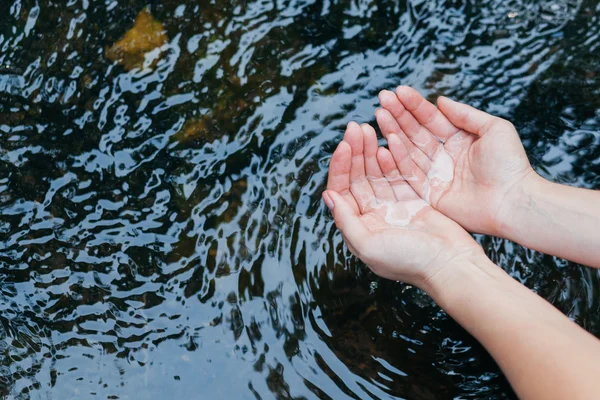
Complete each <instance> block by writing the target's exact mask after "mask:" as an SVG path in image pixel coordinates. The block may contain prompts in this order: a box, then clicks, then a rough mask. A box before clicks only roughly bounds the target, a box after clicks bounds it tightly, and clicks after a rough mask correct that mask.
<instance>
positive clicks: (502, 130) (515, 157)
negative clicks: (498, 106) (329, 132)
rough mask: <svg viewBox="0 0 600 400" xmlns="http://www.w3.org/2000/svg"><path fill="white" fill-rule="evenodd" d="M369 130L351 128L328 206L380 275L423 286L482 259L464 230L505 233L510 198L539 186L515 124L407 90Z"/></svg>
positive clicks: (333, 172) (385, 96)
mask: <svg viewBox="0 0 600 400" xmlns="http://www.w3.org/2000/svg"><path fill="white" fill-rule="evenodd" d="M379 101H380V103H381V106H382V108H380V109H378V110H377V111H376V112H375V115H376V119H377V123H378V125H379V128H380V130H381V132H382V134H383V135H384V137H385V138H386V140H387V142H388V148H389V150H388V149H386V148H383V147H378V143H377V137H376V133H375V130H374V129H373V128H372V127H371V126H369V125H368V124H363V125H358V124H357V123H354V122H351V123H350V124H348V127H347V129H346V133H345V134H344V139H343V141H342V142H340V144H339V145H338V147H337V149H336V150H335V152H334V153H333V156H332V158H331V163H330V167H329V178H328V182H327V190H326V191H325V192H324V193H323V200H324V201H325V203H326V205H327V206H328V207H329V209H330V210H331V211H332V213H333V216H334V218H335V223H336V225H337V227H338V228H339V229H340V231H341V232H342V235H343V236H344V240H345V241H346V243H347V245H348V247H349V248H350V250H351V251H352V252H353V253H354V254H355V255H356V256H358V257H359V258H360V259H361V260H363V262H365V263H366V264H367V265H368V266H369V267H370V268H371V269H372V270H373V271H374V272H375V273H376V274H378V275H380V276H382V277H385V278H388V279H393V280H400V281H404V282H408V283H410V284H413V285H416V286H419V287H422V288H423V286H425V284H426V283H427V282H428V281H430V280H431V279H432V278H433V277H434V276H436V275H437V274H438V273H439V272H440V271H441V270H442V269H443V268H448V267H450V268H451V265H453V264H455V263H460V262H465V261H466V260H468V259H471V258H472V257H478V256H482V255H483V251H482V249H481V247H480V246H479V245H478V244H477V243H476V242H475V241H474V240H473V239H472V237H471V236H470V235H469V234H468V233H467V232H466V231H465V229H467V230H469V231H472V232H480V233H486V234H493V235H500V233H501V229H502V225H503V224H504V223H505V220H506V219H507V218H510V215H509V214H510V202H511V194H512V193H513V192H514V191H515V189H516V188H517V187H518V186H519V185H521V186H523V185H527V184H528V181H529V180H530V179H536V178H537V175H536V174H535V173H534V172H533V169H532V168H531V165H530V163H529V161H528V159H527V155H526V154H525V150H524V148H523V145H522V143H521V140H520V139H519V135H518V133H517V131H516V130H515V128H514V127H513V125H512V124H511V123H510V122H508V121H506V120H503V119H501V118H497V117H494V116H491V115H489V114H487V113H484V112H482V111H478V110H476V109H474V108H473V107H470V106H468V105H465V104H461V103H457V102H454V101H452V100H450V99H447V98H444V97H440V98H439V99H438V107H439V108H438V107H436V106H435V105H433V104H431V103H430V102H428V101H427V100H426V99H425V98H423V97H422V96H421V95H420V94H419V93H418V92H417V91H415V90H414V89H412V88H410V87H406V86H401V87H399V88H398V89H397V91H396V93H393V92H390V91H382V92H381V93H380V94H379Z"/></svg>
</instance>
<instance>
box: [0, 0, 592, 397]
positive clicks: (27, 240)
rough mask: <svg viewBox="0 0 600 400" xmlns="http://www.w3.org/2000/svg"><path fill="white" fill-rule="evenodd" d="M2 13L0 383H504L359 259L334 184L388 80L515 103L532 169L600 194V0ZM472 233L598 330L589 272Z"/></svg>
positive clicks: (45, 393) (87, 7)
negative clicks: (145, 34) (341, 150)
mask: <svg viewBox="0 0 600 400" xmlns="http://www.w3.org/2000/svg"><path fill="white" fill-rule="evenodd" d="M144 10H149V11H147V12H149V13H150V14H151V15H152V18H154V19H155V20H156V21H157V22H158V23H159V24H162V27H163V29H164V34H165V35H166V36H165V37H164V38H163V37H162V36H160V37H158V39H157V40H158V42H159V45H160V44H162V46H161V47H160V48H158V49H155V50H153V51H151V54H149V55H148V56H147V57H146V59H145V60H146V63H145V67H144V65H141V66H138V67H136V66H135V63H136V62H137V61H136V60H137V59H136V60H134V62H133V64H131V63H129V64H128V63H125V62H123V61H122V60H121V59H119V57H117V56H113V55H112V54H114V53H113V52H111V51H110V49H112V48H113V45H114V44H115V43H117V42H118V41H119V39H121V38H122V37H123V36H124V35H125V33H126V32H127V31H129V30H130V29H131V28H132V26H133V25H134V20H135V19H136V16H138V15H139V14H140V13H142V12H144ZM0 12H1V15H2V16H1V17H0V209H1V213H0V214H1V215H0V395H2V396H5V397H6V398H10V399H28V398H33V399H42V398H43V399H50V398H56V399H70V398H77V399H79V398H110V399H116V398H119V399H139V398H155V399H164V398H184V399H197V398H210V399H220V398H223V399H231V398H236V399H237V398H240V399H289V398H294V399H317V398H318V399H346V398H348V399H399V398H406V399H446V398H480V399H504V398H515V396H514V394H513V393H512V391H511V389H510V386H509V385H508V383H507V382H506V380H505V379H504V378H503V377H502V375H501V373H500V372H499V369H498V367H497V366H496V365H495V363H494V362H493V360H492V359H491V358H490V357H489V356H488V355H487V354H486V352H485V351H484V350H483V349H482V348H481V347H480V346H479V345H478V344H477V342H476V341H475V340H474V339H473V338H472V337H470V336H469V335H468V334H467V333H466V332H465V331H464V330H462V329H461V328H460V326H458V325H457V324H456V323H455V322H453V321H452V320H451V319H450V318H448V316H447V315H446V314H445V313H444V312H442V311H441V310H440V309H439V308H438V307H437V306H436V305H435V304H433V303H432V302H431V300H430V299H428V298H427V297H426V296H425V295H424V294H423V293H421V292H419V291H418V290H416V289H414V288H412V287H410V286H406V285H403V284H401V283H395V282H389V281H385V280H382V279H379V278H377V277H376V276H374V275H373V274H371V273H370V272H369V271H368V270H367V268H366V267H365V266H364V265H363V264H361V263H360V261H358V260H357V259H356V258H354V257H352V256H351V254H350V253H349V252H348V250H347V249H346V248H345V247H344V245H343V241H342V238H341V236H340V234H339V233H338V232H337V231H336V229H335V227H334V226H333V222H332V219H331V217H330V215H329V214H328V212H327V211H326V209H325V207H324V206H323V204H321V201H320V194H321V191H322V190H323V189H324V184H325V179H326V173H327V165H328V162H329V158H330V154H331V152H332V150H333V149H334V148H335V146H336V144H337V142H338V141H339V140H340V139H341V137H342V134H343V129H344V126H345V124H346V123H347V121H349V120H351V119H353V120H357V121H359V122H371V123H373V122H374V117H373V110H374V108H375V107H376V106H377V97H376V96H377V93H378V91H379V90H381V89H384V88H389V89H393V88H394V87H396V86H397V85H399V84H408V85H412V86H414V87H415V88H417V89H419V90H421V91H422V92H423V93H424V94H426V95H427V96H428V97H429V98H431V99H435V98H436V97H437V96H438V95H446V96H450V97H452V98H455V99H458V100H461V101H465V102H468V103H471V104H473V105H475V106H477V107H481V108H482V109H484V110H486V111H489V112H493V113H496V114H498V115H501V116H503V117H506V118H510V119H512V120H513V121H514V122H515V125H516V126H517V128H518V129H519V131H520V133H521V136H522V138H523V140H524V143H525V145H526V148H527V151H528V153H529V155H530V157H531V159H532V162H533V164H534V166H535V168H536V169H537V170H538V171H539V172H540V173H541V174H543V175H544V176H546V177H548V178H549V179H552V180H555V181H558V182H562V183H566V184H572V185H577V186H581V187H587V188H596V189H598V188H600V134H599V131H600V59H599V56H598V54H600V21H599V19H600V6H599V5H598V2H596V1H586V0H581V1H577V0H568V1H547V0H536V1H534V0H521V1H516V0H514V1H505V0H502V1H501V0H494V1H492V0H487V1H477V2H474V1H458V0H456V1H451V0H448V1H442V0H433V1H399V0H380V1H368V0H339V1H334V0H323V1H316V0H315V1H313V0H268V1H266V0H265V1H252V0H237V1H235V0H230V1H226V0H218V1H204V0H202V1H201V0H194V1H185V2H184V1H182V0H179V1H148V0H146V1H138V0H121V1H116V0H104V1H88V0H69V1H66V0H65V1H51V0H35V1H34V0H8V1H4V2H2V5H0ZM161 35H162V34H161ZM163 39H164V40H163ZM142 59H143V57H142ZM142 63H143V61H142ZM477 239H478V241H479V242H480V243H481V244H482V245H483V246H484V248H485V249H486V252H487V253H488V254H489V255H490V257H491V258H492V259H493V260H494V261H495V262H497V263H499V265H501V266H502V267H503V268H504V269H505V270H507V271H508V272H509V273H511V275H512V276H513V277H515V279H517V280H519V281H521V282H523V283H524V284H526V285H527V286H529V287H530V288H532V289H533V290H535V291H537V292H538V293H540V294H541V295H542V296H544V297H545V298H547V299H548V300H549V301H550V302H552V303H553V304H555V305H556V306H557V307H558V308H559V309H561V310H562V311H563V312H565V313H566V314H567V315H569V317H571V318H572V319H574V320H575V321H576V322H577V323H578V324H580V325H582V326H583V327H585V328H586V329H588V330H590V331H591V332H592V333H593V334H595V335H597V336H598V335H600V317H599V315H600V313H599V310H600V300H599V298H598V293H600V280H599V277H598V273H597V271H596V270H590V269H586V268H583V267H581V266H578V265H575V264H571V263H568V262H565V261H563V260H560V259H556V258H553V257H549V256H545V255H542V254H539V253H536V252H533V251H530V250H526V249H524V248H522V247H520V246H518V245H516V244H513V243H510V242H507V241H504V240H500V239H495V238H489V237H477Z"/></svg>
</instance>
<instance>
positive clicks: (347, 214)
mask: <svg viewBox="0 0 600 400" xmlns="http://www.w3.org/2000/svg"><path fill="white" fill-rule="evenodd" d="M323 201H325V204H327V207H329V209H330V210H331V212H332V213H333V218H334V219H335V225H336V226H337V228H338V229H339V230H340V231H341V232H342V234H343V235H344V237H345V238H346V240H347V241H348V242H349V244H350V245H352V246H353V247H354V248H358V247H360V245H361V244H362V243H364V242H365V239H366V237H367V236H368V235H369V234H370V232H369V230H368V229H367V227H366V226H365V224H364V223H363V222H362V221H361V219H360V215H359V214H358V212H357V211H356V210H355V209H354V208H353V207H352V206H350V204H348V203H347V202H346V200H344V198H343V197H342V196H340V195H339V194H338V193H337V192H335V191H333V190H326V191H325V192H323Z"/></svg>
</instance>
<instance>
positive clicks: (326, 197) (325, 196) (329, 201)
mask: <svg viewBox="0 0 600 400" xmlns="http://www.w3.org/2000/svg"><path fill="white" fill-rule="evenodd" d="M323 201H324V202H325V205H326V206H327V208H329V211H331V212H333V209H334V208H335V204H334V202H333V199H332V198H331V196H329V193H327V192H323Z"/></svg>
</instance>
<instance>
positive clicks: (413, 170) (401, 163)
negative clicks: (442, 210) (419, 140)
mask: <svg viewBox="0 0 600 400" xmlns="http://www.w3.org/2000/svg"><path fill="white" fill-rule="evenodd" d="M388 144H389V147H390V153H392V156H393V157H394V161H395V162H396V165H397V166H398V170H399V171H400V175H402V177H403V178H404V179H405V180H406V181H407V182H408V183H409V185H410V186H411V187H412V188H413V189H414V191H415V192H416V193H417V194H418V195H419V197H421V198H422V199H423V200H425V201H427V202H428V203H429V182H428V180H427V175H425V173H424V172H423V171H422V170H421V169H420V168H419V167H418V166H417V164H415V162H414V161H413V160H412V158H411V157H410V155H409V154H408V150H407V149H406V147H405V146H404V144H403V143H402V141H401V140H400V139H399V138H398V136H397V135H390V136H389V137H388Z"/></svg>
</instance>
